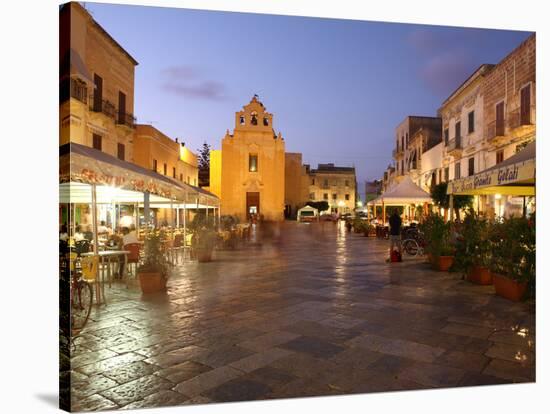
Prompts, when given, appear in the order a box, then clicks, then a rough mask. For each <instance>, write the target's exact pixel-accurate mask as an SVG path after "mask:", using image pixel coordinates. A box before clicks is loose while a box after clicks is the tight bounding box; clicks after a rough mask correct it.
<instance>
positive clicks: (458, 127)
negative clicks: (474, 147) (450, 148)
mask: <svg viewBox="0 0 550 414" xmlns="http://www.w3.org/2000/svg"><path fill="white" fill-rule="evenodd" d="M460 127H461V125H460V121H458V122H457V123H455V141H456V143H457V144H458V143H459V142H460V132H461V131H460Z"/></svg>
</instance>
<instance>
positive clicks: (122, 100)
mask: <svg viewBox="0 0 550 414" xmlns="http://www.w3.org/2000/svg"><path fill="white" fill-rule="evenodd" d="M125 117H126V95H125V94H124V93H122V92H121V91H118V123H119V124H124V123H125V122H124V118H125Z"/></svg>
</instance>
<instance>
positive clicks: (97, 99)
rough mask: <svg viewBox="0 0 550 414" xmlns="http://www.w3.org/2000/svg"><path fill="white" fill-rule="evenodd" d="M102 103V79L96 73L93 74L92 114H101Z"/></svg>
mask: <svg viewBox="0 0 550 414" xmlns="http://www.w3.org/2000/svg"><path fill="white" fill-rule="evenodd" d="M102 101H103V79H102V78H101V76H99V75H98V74H97V73H94V102H93V110H94V112H101V109H102V108H101V107H102V105H101V103H102Z"/></svg>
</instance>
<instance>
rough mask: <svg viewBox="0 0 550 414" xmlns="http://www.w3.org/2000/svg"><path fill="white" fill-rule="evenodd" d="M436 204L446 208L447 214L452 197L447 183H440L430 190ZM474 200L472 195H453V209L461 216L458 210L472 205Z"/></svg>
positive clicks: (456, 214)
mask: <svg viewBox="0 0 550 414" xmlns="http://www.w3.org/2000/svg"><path fill="white" fill-rule="evenodd" d="M430 196H431V197H432V199H433V201H434V204H435V205H436V206H438V207H440V208H443V209H445V216H447V210H448V209H449V207H450V197H449V195H448V194H447V183H446V182H445V183H439V184H436V185H434V186H433V187H432V189H431V191H430ZM473 202H474V197H473V196H471V195H455V196H453V209H454V211H455V216H456V217H459V215H458V212H459V211H460V210H461V209H463V208H466V207H471V206H472V205H473Z"/></svg>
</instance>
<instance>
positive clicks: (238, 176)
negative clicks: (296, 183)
mask: <svg viewBox="0 0 550 414" xmlns="http://www.w3.org/2000/svg"><path fill="white" fill-rule="evenodd" d="M221 147H222V149H221V150H212V151H211V155H210V188H209V189H210V191H211V192H213V193H214V194H216V195H217V196H218V197H220V199H221V214H222V215H234V216H237V217H238V218H239V219H240V220H241V221H247V220H249V219H250V218H251V217H253V216H256V217H258V218H262V219H264V220H270V221H280V220H283V219H284V211H285V142H284V139H283V137H282V135H281V133H280V132H279V133H278V134H275V131H274V129H273V115H272V114H270V113H269V112H267V111H266V108H265V107H264V105H263V104H262V103H261V102H260V101H259V100H258V98H257V96H254V97H253V98H252V100H251V101H250V103H248V105H245V106H244V107H243V109H242V111H239V112H237V113H236V114H235V128H234V131H233V134H230V133H229V130H227V132H226V134H225V137H224V138H223V139H222V145H221Z"/></svg>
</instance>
